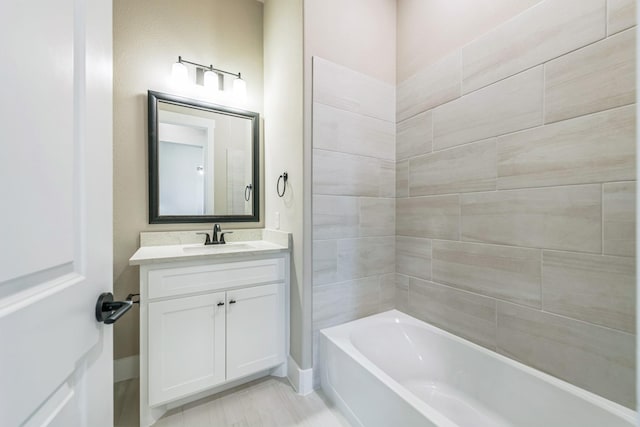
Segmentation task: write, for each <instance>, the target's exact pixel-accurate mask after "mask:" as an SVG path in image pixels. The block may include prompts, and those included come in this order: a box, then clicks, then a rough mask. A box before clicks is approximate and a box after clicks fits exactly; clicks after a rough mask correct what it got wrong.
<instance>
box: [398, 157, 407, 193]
mask: <svg viewBox="0 0 640 427" xmlns="http://www.w3.org/2000/svg"><path fill="white" fill-rule="evenodd" d="M396 197H409V160H403V161H401V162H397V163H396Z"/></svg>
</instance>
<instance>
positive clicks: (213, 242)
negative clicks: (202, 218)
mask: <svg viewBox="0 0 640 427" xmlns="http://www.w3.org/2000/svg"><path fill="white" fill-rule="evenodd" d="M218 233H220V238H219V239H218ZM232 233H233V231H225V232H224V233H223V232H222V229H221V228H220V224H214V226H213V233H211V235H209V233H196V234H204V235H205V236H206V237H205V239H204V244H205V245H224V244H226V243H227V242H226V241H225V240H224V235H225V234H232ZM212 237H213V238H212Z"/></svg>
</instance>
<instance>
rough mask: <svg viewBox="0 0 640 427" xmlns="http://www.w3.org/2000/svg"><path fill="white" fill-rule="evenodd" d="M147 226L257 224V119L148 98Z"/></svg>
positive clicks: (165, 97)
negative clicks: (216, 223) (215, 223)
mask: <svg viewBox="0 0 640 427" xmlns="http://www.w3.org/2000/svg"><path fill="white" fill-rule="evenodd" d="M148 102H149V223H150V224H157V223H189V222H257V221H258V220H259V212H260V210H259V204H258V203H259V199H258V196H259V195H258V188H259V185H258V170H259V169H258V159H259V155H258V153H259V151H258V150H259V134H258V132H259V118H260V115H259V114H258V113H254V112H251V111H244V110H238V109H234V108H229V107H224V106H220V105H216V104H209V103H206V102H202V101H197V100H193V99H188V98H183V97H179V96H174V95H169V94H165V93H159V92H153V91H149V92H148Z"/></svg>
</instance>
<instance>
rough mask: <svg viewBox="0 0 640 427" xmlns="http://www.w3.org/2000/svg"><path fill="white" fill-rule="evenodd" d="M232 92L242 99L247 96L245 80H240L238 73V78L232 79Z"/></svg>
mask: <svg viewBox="0 0 640 427" xmlns="http://www.w3.org/2000/svg"><path fill="white" fill-rule="evenodd" d="M233 93H234V95H235V96H236V97H238V98H239V99H241V100H244V99H245V98H246V97H247V82H245V81H244V80H242V77H240V75H239V74H238V78H236V79H235V80H234V81H233Z"/></svg>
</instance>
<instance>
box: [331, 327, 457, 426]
mask: <svg viewBox="0 0 640 427" xmlns="http://www.w3.org/2000/svg"><path fill="white" fill-rule="evenodd" d="M349 323H351V322H349ZM343 325H344V324H343ZM341 326H342V325H341ZM334 328H336V327H331V328H327V329H323V330H321V331H320V333H321V334H322V335H325V336H326V338H327V339H329V340H330V341H332V342H333V344H335V345H336V347H338V348H339V349H340V350H342V351H343V353H344V354H346V355H347V357H349V358H351V359H352V360H354V361H355V362H356V363H359V364H361V365H362V366H363V367H364V368H365V370H367V371H368V372H369V373H370V374H371V375H373V376H374V377H375V378H376V379H377V380H379V381H381V382H382V383H383V384H384V385H385V386H387V387H389V388H390V389H391V391H393V392H394V393H396V394H397V395H399V396H400V397H401V398H402V399H403V400H405V401H406V402H407V403H408V404H409V405H410V406H412V407H413V408H414V409H416V410H417V411H418V412H420V413H421V414H422V415H423V416H424V417H425V418H427V419H429V421H432V422H433V423H435V424H436V425H437V426H439V427H460V426H459V425H458V424H456V423H454V422H453V421H451V420H450V419H449V418H448V417H446V416H445V415H443V414H442V413H441V412H439V411H436V410H435V409H434V408H432V407H431V406H429V405H428V404H427V403H426V402H425V401H423V400H422V399H420V398H418V397H417V396H415V395H414V394H413V393H411V392H410V391H408V390H407V389H406V388H405V387H404V386H402V385H401V384H399V383H398V382H397V381H396V380H394V379H393V378H391V377H390V376H389V375H388V374H386V373H385V372H384V371H383V370H382V369H380V368H378V367H377V366H376V365H375V364H374V363H373V362H371V361H369V359H367V358H366V357H365V356H364V355H363V354H362V353H360V352H359V351H358V349H356V348H355V347H353V346H351V347H350V349H349V348H345V346H344V345H342V344H341V343H339V342H337V341H335V340H333V339H331V338H330V337H329V336H327V334H325V333H324V331H328V330H330V329H334ZM353 351H356V352H358V354H354V353H353ZM327 386H328V387H331V393H332V396H333V397H334V398H338V399H339V400H340V402H336V404H339V406H340V408H341V409H342V410H343V415H345V416H347V414H345V413H344V411H345V409H346V410H347V411H348V413H349V414H348V416H347V418H348V419H349V421H350V422H352V423H353V421H354V420H356V421H357V423H358V425H362V423H361V422H360V420H359V418H358V417H357V416H356V415H355V414H354V413H353V411H352V410H351V408H350V407H349V405H347V403H346V402H344V400H343V399H342V396H340V394H339V393H338V392H337V391H336V390H335V389H334V388H333V385H331V384H327Z"/></svg>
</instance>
